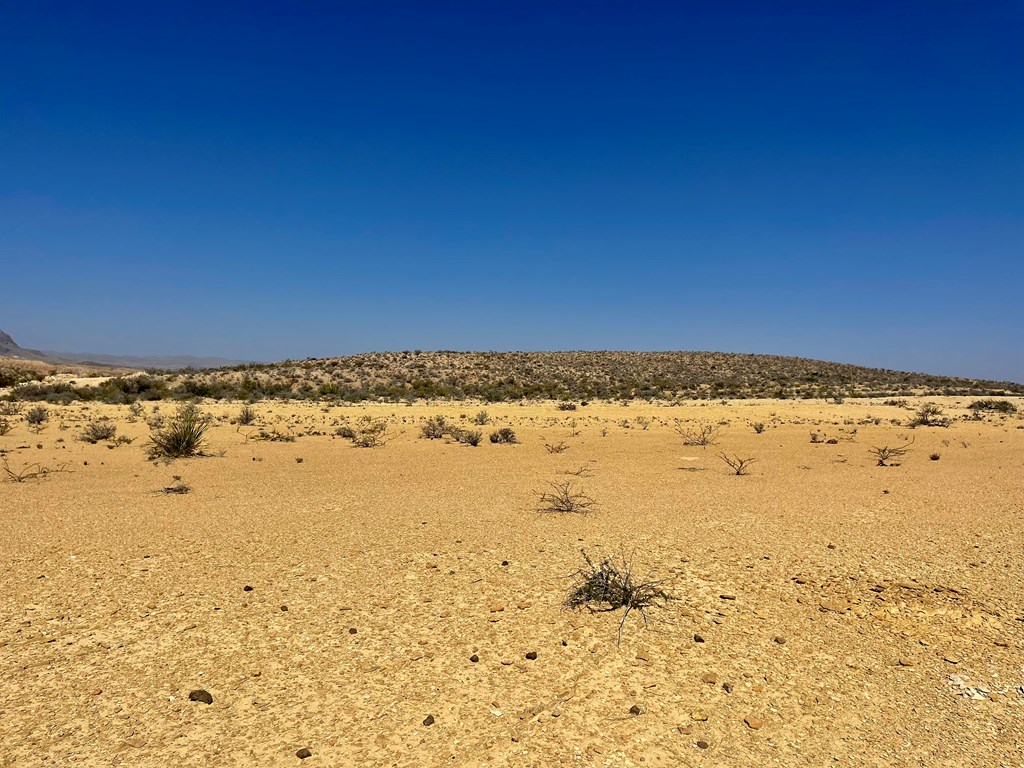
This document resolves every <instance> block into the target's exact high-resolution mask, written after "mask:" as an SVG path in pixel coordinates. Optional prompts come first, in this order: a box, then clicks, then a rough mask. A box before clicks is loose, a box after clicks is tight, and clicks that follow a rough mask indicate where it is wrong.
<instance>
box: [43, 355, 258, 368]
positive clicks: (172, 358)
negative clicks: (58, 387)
mask: <svg viewBox="0 0 1024 768" xmlns="http://www.w3.org/2000/svg"><path fill="white" fill-rule="evenodd" d="M46 354H47V355H50V356H52V357H55V358H60V359H61V360H71V361H73V362H76V363H83V364H88V365H110V366H114V367H117V368H138V369H140V370H141V369H145V368H162V369H164V370H171V371H176V370H180V369H181V368H223V367H224V366H226V365H243V364H245V363H247V362H249V361H247V360H231V359H228V358H226V357H196V356H195V355H141V356H138V355H100V354H95V353H91V352H89V353H87V352H47V353H46Z"/></svg>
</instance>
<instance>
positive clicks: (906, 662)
mask: <svg viewBox="0 0 1024 768" xmlns="http://www.w3.org/2000/svg"><path fill="white" fill-rule="evenodd" d="M916 663H917V662H916V661H915V660H914V659H912V658H910V657H909V656H901V657H900V660H899V665H900V666H901V667H912V666H914V664H916Z"/></svg>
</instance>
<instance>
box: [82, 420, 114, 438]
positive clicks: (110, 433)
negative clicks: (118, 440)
mask: <svg viewBox="0 0 1024 768" xmlns="http://www.w3.org/2000/svg"><path fill="white" fill-rule="evenodd" d="M116 434H117V426H116V425H115V424H111V423H110V422H109V421H94V422H91V423H90V424H86V425H85V429H83V430H82V434H81V435H80V436H79V439H80V440H81V441H82V442H84V443H98V442H99V441H100V440H113V439H114V435H116Z"/></svg>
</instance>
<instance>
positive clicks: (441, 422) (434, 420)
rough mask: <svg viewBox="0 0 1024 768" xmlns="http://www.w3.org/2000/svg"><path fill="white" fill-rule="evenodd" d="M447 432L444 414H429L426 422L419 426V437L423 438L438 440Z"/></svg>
mask: <svg viewBox="0 0 1024 768" xmlns="http://www.w3.org/2000/svg"><path fill="white" fill-rule="evenodd" d="M446 434H448V422H447V421H445V419H444V416H431V417H430V418H429V419H427V421H426V423H425V424H424V425H423V426H421V427H420V437H422V438H424V439H425V440H440V439H441V438H442V437H444V436H445V435H446Z"/></svg>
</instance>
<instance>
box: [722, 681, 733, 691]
mask: <svg viewBox="0 0 1024 768" xmlns="http://www.w3.org/2000/svg"><path fill="white" fill-rule="evenodd" d="M722 690H723V691H725V692H726V693H732V683H722Z"/></svg>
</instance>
